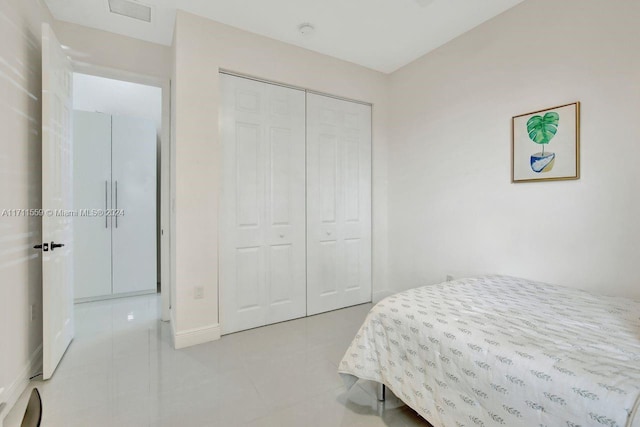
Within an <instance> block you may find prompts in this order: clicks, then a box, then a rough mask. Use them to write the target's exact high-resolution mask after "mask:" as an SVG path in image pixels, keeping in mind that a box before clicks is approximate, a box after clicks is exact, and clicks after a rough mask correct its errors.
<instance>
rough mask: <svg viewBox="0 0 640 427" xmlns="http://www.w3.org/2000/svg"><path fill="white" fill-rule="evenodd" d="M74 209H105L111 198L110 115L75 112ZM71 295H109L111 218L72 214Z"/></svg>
mask: <svg viewBox="0 0 640 427" xmlns="http://www.w3.org/2000/svg"><path fill="white" fill-rule="evenodd" d="M73 117H74V126H73V127H74V152H73V156H74V159H73V183H74V185H73V196H74V203H73V204H74V209H75V210H76V211H78V212H81V211H84V210H85V209H89V210H93V209H96V210H98V209H101V210H105V209H108V208H109V207H110V200H111V116H110V115H108V114H101V113H91V112H85V111H75V112H74V116H73ZM74 244H75V247H74V251H73V256H74V269H75V270H74V272H75V274H74V276H75V277H74V292H75V294H74V297H75V298H76V299H84V298H95V297H100V296H106V295H111V218H107V217H106V216H89V215H87V216H78V217H75V218H74Z"/></svg>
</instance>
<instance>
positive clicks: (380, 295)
mask: <svg viewBox="0 0 640 427" xmlns="http://www.w3.org/2000/svg"><path fill="white" fill-rule="evenodd" d="M393 294H395V292H393V291H391V290H389V289H383V290H381V291H378V292H374V293H373V296H372V298H371V302H373V303H374V304H377V303H379V302H380V301H382V300H383V299H385V298H386V297H388V296H391V295H393Z"/></svg>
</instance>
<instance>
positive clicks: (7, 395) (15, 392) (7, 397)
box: [0, 344, 42, 426]
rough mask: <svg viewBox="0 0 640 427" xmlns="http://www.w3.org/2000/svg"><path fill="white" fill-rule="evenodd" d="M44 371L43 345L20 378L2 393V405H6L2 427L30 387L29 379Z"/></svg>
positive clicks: (39, 347) (0, 424)
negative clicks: (21, 396)
mask: <svg viewBox="0 0 640 427" xmlns="http://www.w3.org/2000/svg"><path fill="white" fill-rule="evenodd" d="M41 371H42V344H40V345H39V346H38V348H37V349H36V351H34V352H33V353H32V354H31V357H30V358H29V360H28V361H27V363H26V364H25V366H24V368H23V369H22V370H21V371H20V372H19V374H18V376H17V377H16V378H15V379H14V380H13V382H12V383H11V385H10V386H9V387H8V388H7V389H6V390H3V392H2V393H0V405H2V404H3V403H4V406H2V408H1V410H0V426H2V423H3V420H4V418H5V417H6V416H7V414H8V413H9V411H11V408H13V405H15V404H16V402H17V401H18V399H19V398H20V395H21V394H22V392H23V391H25V389H26V388H27V386H28V385H29V378H31V377H32V376H33V375H35V374H36V373H38V372H41Z"/></svg>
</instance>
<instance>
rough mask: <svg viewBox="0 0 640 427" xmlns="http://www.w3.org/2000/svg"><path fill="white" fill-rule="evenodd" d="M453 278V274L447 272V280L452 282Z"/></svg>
mask: <svg viewBox="0 0 640 427" xmlns="http://www.w3.org/2000/svg"><path fill="white" fill-rule="evenodd" d="M452 280H453V276H452V275H450V274H447V282H451V281H452Z"/></svg>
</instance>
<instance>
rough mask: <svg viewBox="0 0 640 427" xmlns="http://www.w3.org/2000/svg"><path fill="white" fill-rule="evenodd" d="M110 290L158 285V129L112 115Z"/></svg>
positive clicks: (134, 119)
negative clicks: (119, 212) (116, 211)
mask: <svg viewBox="0 0 640 427" xmlns="http://www.w3.org/2000/svg"><path fill="white" fill-rule="evenodd" d="M112 135H113V137H112V152H111V155H112V159H113V160H112V166H111V168H112V182H113V185H112V188H111V191H112V192H111V194H112V207H113V208H114V209H121V210H122V211H123V215H122V216H116V217H113V218H112V223H113V227H112V257H113V292H114V293H125V292H142V291H152V290H154V289H156V288H157V277H156V275H157V269H156V263H157V258H156V237H157V236H156V185H157V183H156V146H157V143H156V129H155V126H154V124H153V122H151V121H148V120H143V119H139V118H133V117H125V116H113V120H112Z"/></svg>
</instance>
